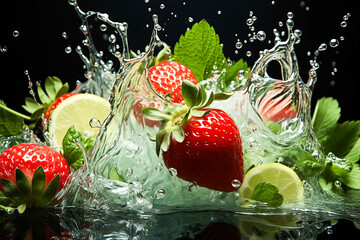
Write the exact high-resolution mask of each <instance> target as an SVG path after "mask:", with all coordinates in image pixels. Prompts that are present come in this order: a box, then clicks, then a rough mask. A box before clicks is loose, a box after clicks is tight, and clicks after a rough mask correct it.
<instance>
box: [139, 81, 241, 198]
mask: <svg viewBox="0 0 360 240" xmlns="http://www.w3.org/2000/svg"><path fill="white" fill-rule="evenodd" d="M182 94H183V96H184V100H185V103H186V104H187V105H185V106H179V105H177V106H165V107H164V109H163V111H160V110H158V109H156V108H143V114H144V116H145V117H146V118H149V119H151V120H161V122H162V127H161V128H160V130H159V132H158V133H157V135H156V137H155V138H152V139H155V140H156V151H157V153H158V154H159V153H160V149H161V150H162V151H163V153H162V156H163V160H164V163H165V165H166V166H167V167H168V168H169V169H170V168H174V169H176V171H177V176H178V177H180V178H181V179H184V180H186V181H189V182H195V183H196V184H197V185H198V186H202V187H207V188H210V189H213V190H217V191H224V192H232V191H234V190H236V189H237V188H239V187H240V184H241V182H242V180H243V175H244V168H243V155H242V145H241V138H240V134H239V129H238V127H237V126H236V124H235V123H234V121H233V120H232V119H231V118H230V117H229V116H228V115H227V114H226V113H225V112H224V111H222V110H219V109H206V107H207V106H209V105H210V104H211V102H212V101H213V100H215V99H217V96H219V97H221V98H224V97H225V94H219V95H216V94H213V92H210V94H208V93H207V92H206V91H205V90H204V88H203V86H201V85H198V86H197V85H194V84H192V83H190V82H189V81H183V84H182Z"/></svg>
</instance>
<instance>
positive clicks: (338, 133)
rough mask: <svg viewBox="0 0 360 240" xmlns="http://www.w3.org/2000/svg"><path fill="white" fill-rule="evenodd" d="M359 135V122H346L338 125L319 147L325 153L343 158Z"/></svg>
mask: <svg viewBox="0 0 360 240" xmlns="http://www.w3.org/2000/svg"><path fill="white" fill-rule="evenodd" d="M359 135H360V120H359V121H347V122H344V123H341V124H338V125H337V126H336V127H335V128H334V130H333V131H332V132H331V134H330V135H329V136H328V137H327V138H326V139H325V140H324V141H323V142H322V143H321V145H322V147H323V148H324V150H325V153H329V152H332V153H334V154H335V155H336V156H337V157H340V158H344V157H345V156H346V155H347V154H348V153H349V152H350V150H351V149H352V148H353V146H354V145H355V143H356V142H357V141H358V139H359Z"/></svg>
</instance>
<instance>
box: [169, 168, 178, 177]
mask: <svg viewBox="0 0 360 240" xmlns="http://www.w3.org/2000/svg"><path fill="white" fill-rule="evenodd" d="M169 173H170V175H171V176H173V177H176V175H177V170H176V169H175V168H169Z"/></svg>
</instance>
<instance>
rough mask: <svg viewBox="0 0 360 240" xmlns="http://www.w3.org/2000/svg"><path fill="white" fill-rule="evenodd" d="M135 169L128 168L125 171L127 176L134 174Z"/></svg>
mask: <svg viewBox="0 0 360 240" xmlns="http://www.w3.org/2000/svg"><path fill="white" fill-rule="evenodd" d="M133 172H134V170H132V168H128V169H126V171H125V176H127V177H129V176H130V175H131V174H133Z"/></svg>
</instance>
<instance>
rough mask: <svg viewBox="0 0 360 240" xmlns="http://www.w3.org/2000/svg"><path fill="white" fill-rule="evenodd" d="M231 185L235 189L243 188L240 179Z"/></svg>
mask: <svg viewBox="0 0 360 240" xmlns="http://www.w3.org/2000/svg"><path fill="white" fill-rule="evenodd" d="M231 185H232V186H233V187H234V188H239V187H240V186H241V182H240V180H238V179H234V180H233V181H232V182H231Z"/></svg>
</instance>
